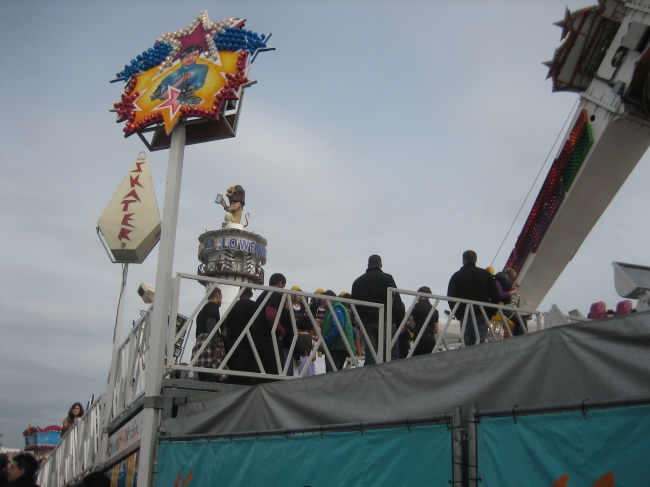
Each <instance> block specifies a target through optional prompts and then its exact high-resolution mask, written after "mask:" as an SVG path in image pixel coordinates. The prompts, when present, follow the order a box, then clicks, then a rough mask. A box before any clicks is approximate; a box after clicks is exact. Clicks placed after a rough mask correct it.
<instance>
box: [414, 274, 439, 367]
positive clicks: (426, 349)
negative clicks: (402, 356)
mask: <svg viewBox="0 0 650 487" xmlns="http://www.w3.org/2000/svg"><path fill="white" fill-rule="evenodd" d="M418 292H419V293H427V294H431V289H430V288H428V287H427V286H422V287H421V288H420V289H418ZM431 308H433V306H431V301H429V298H427V297H426V296H419V297H418V302H417V303H416V304H415V307H414V308H413V311H411V317H412V318H413V321H414V322H415V329H414V331H413V339H414V340H415V339H416V338H417V337H418V335H419V334H420V330H422V327H423V326H424V322H425V321H426V320H427V317H428V316H429V313H430V312H431ZM438 319H439V314H438V310H437V309H436V310H434V311H433V314H432V315H431V319H430V320H429V322H428V323H427V326H426V328H425V330H424V332H422V337H420V341H419V342H418V344H417V346H416V347H415V350H414V351H413V356H414V357H415V356H417V355H426V354H428V353H431V352H433V347H434V346H435V345H436V333H438Z"/></svg>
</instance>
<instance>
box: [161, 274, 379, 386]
mask: <svg viewBox="0 0 650 487" xmlns="http://www.w3.org/2000/svg"><path fill="white" fill-rule="evenodd" d="M184 279H185V280H191V281H201V282H202V283H208V285H207V286H206V293H205V294H204V296H203V298H202V299H201V301H200V302H199V303H198V304H197V305H196V306H195V308H194V310H193V312H192V313H191V314H190V315H189V318H188V320H187V322H186V323H185V325H184V326H183V327H181V329H180V330H178V332H176V333H175V332H174V330H173V329H172V328H168V336H167V343H168V347H169V346H170V344H172V343H174V342H175V341H176V340H177V339H178V338H179V337H180V336H181V335H182V334H184V333H186V332H188V330H189V327H190V326H191V323H192V321H193V319H194V318H195V317H196V316H197V315H198V312H199V310H200V309H201V308H202V307H203V305H204V304H205V303H206V302H207V298H208V296H209V295H210V293H211V292H212V290H213V289H214V287H215V286H216V285H217V284H220V285H227V286H240V289H239V292H238V293H237V295H236V297H235V300H233V302H232V303H230V305H229V306H228V308H227V309H226V310H225V311H222V313H221V317H220V320H219V322H218V323H217V324H216V326H215V327H214V329H213V330H212V331H211V333H209V334H208V337H207V338H206V340H205V342H204V344H203V345H202V346H201V347H200V348H199V349H198V350H197V351H196V353H195V354H194V356H193V357H192V358H191V359H190V361H189V365H180V364H174V363H173V361H172V358H171V356H170V354H169V353H168V354H167V370H168V371H171V370H179V371H192V372H206V373H219V374H222V375H232V376H239V377H252V378H258V379H263V380H269V379H271V380H286V379H292V378H298V377H301V376H303V375H304V373H305V371H306V370H307V367H308V366H309V364H311V363H312V362H313V361H314V360H315V355H316V354H315V353H312V354H311V355H310V356H309V357H308V359H307V364H306V366H305V367H303V370H302V373H301V375H300V376H293V375H291V374H288V368H289V366H290V360H286V361H285V360H284V357H281V356H280V353H281V347H280V346H279V345H278V341H277V338H276V336H275V331H276V329H277V326H278V322H279V319H280V313H278V314H277V316H276V318H275V321H274V323H273V325H272V329H271V339H272V341H273V348H274V351H275V362H276V365H277V368H278V371H279V372H278V374H269V373H267V372H266V371H265V370H264V367H263V364H262V361H261V359H260V356H259V351H258V350H257V346H256V345H255V341H254V339H253V336H252V334H251V327H252V326H253V324H254V323H255V320H256V318H257V316H258V315H259V313H260V312H262V310H263V308H264V305H265V303H266V302H267V301H268V299H269V298H270V297H271V293H278V294H281V295H282V298H281V301H280V305H279V306H280V307H282V306H283V305H284V303H285V301H286V300H287V299H290V298H291V297H293V296H299V297H300V298H301V300H302V302H303V304H304V305H305V310H306V313H305V314H306V316H308V317H309V320H310V322H311V324H312V326H313V329H314V333H315V335H316V337H315V344H314V349H315V350H316V349H321V350H322V352H323V354H324V355H325V359H326V361H328V362H329V364H330V365H331V366H332V369H333V370H334V371H336V370H337V368H336V365H335V363H334V360H333V358H332V356H331V353H330V350H329V347H328V346H327V344H326V343H325V339H324V337H323V336H322V334H321V332H320V326H319V325H318V323H317V320H316V318H315V317H314V316H313V315H312V313H311V310H310V309H309V307H308V306H307V298H313V299H320V300H324V301H325V302H326V303H327V307H328V309H329V311H330V313H332V316H333V322H334V326H336V327H337V328H338V330H339V334H340V336H345V333H344V332H343V327H344V326H345V323H339V322H338V319H337V318H336V314H334V309H333V307H332V302H340V303H343V304H349V305H350V309H351V311H352V314H354V316H355V317H356V322H357V324H358V325H359V329H360V332H361V333H363V335H364V336H365V337H366V344H367V347H368V351H369V352H370V353H371V354H372V355H373V357H375V358H376V360H377V362H381V361H382V360H381V356H382V353H381V348H380V349H379V350H374V348H373V347H372V345H371V344H370V341H369V338H368V333H367V331H366V330H365V326H364V325H363V322H362V321H361V319H360V318H359V314H358V311H357V306H367V307H372V308H377V309H378V310H379V311H380V313H379V314H380V320H383V312H382V311H383V308H384V305H383V304H380V303H370V302H365V301H358V300H353V299H346V298H340V297H336V296H325V295H322V294H313V293H306V292H302V291H294V290H291V289H283V288H276V287H269V286H263V285H259V284H247V283H238V282H234V281H231V280H226V279H217V278H209V277H206V276H198V275H192V274H184V273H178V274H177V276H176V277H175V278H174V296H173V300H172V310H171V313H170V322H174V319H175V316H176V315H177V313H178V302H179V295H180V288H181V282H182V280H184ZM247 287H248V288H251V289H254V290H263V291H268V293H267V295H266V296H265V298H264V300H263V301H262V303H260V306H259V308H258V310H257V311H256V313H255V314H254V315H253V316H252V318H251V319H250V320H249V322H248V323H247V324H246V326H245V328H244V330H243V331H242V333H241V334H240V336H239V337H238V338H237V339H236V340H235V342H234V343H233V344H232V345H231V349H230V350H229V352H228V353H227V354H226V355H225V357H224V359H223V361H222V363H221V364H220V366H219V367H218V368H217V369H209V368H204V367H197V366H196V365H194V364H195V362H196V360H197V358H198V357H199V356H200V355H201V353H202V352H203V351H204V349H205V348H206V347H207V345H208V343H209V342H210V340H211V339H212V338H213V337H214V335H215V334H216V333H217V332H218V331H220V330H221V329H222V326H223V324H224V322H225V321H226V319H227V317H228V315H229V313H230V311H231V310H232V308H233V306H234V304H235V302H236V300H237V299H238V298H239V297H240V296H241V294H242V293H243V291H244V289H245V288H247ZM288 310H289V315H290V317H291V323H290V326H291V328H292V329H293V333H294V339H293V340H292V343H291V345H290V348H289V352H288V354H287V356H288V357H291V356H292V354H293V351H294V348H295V345H296V340H297V335H298V330H297V328H296V317H295V313H294V311H293V307H292V306H288ZM285 325H286V324H285ZM381 329H383V327H380V330H381ZM380 335H381V333H380ZM382 338H383V337H380V340H381V339H382ZM244 339H247V340H248V343H249V344H250V346H251V349H252V351H253V354H254V356H255V360H256V362H257V365H258V369H259V372H245V371H236V370H232V369H229V368H227V366H228V364H229V362H230V360H231V358H232V355H233V353H234V352H235V351H236V349H237V347H238V346H239V345H240V344H241V342H242V341H243V340H244ZM382 341H383V340H382ZM343 342H344V343H345V347H346V350H347V353H348V355H349V357H350V361H351V362H352V364H353V366H355V367H358V366H359V362H358V360H357V357H356V356H355V354H354V351H353V350H352V347H350V346H349V344H348V343H347V340H343Z"/></svg>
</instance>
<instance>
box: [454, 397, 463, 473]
mask: <svg viewBox="0 0 650 487" xmlns="http://www.w3.org/2000/svg"><path fill="white" fill-rule="evenodd" d="M461 413H462V407H461V406H454V416H453V420H452V422H451V428H452V430H451V441H452V445H453V447H452V456H453V458H452V460H453V465H454V482H453V485H463V426H462V416H461Z"/></svg>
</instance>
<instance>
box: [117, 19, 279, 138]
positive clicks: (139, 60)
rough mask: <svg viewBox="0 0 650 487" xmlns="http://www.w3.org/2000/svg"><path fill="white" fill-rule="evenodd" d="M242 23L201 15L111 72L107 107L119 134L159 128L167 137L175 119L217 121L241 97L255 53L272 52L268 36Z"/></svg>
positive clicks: (174, 123)
mask: <svg viewBox="0 0 650 487" xmlns="http://www.w3.org/2000/svg"><path fill="white" fill-rule="evenodd" d="M245 22H246V21H245V19H237V18H231V19H224V20H221V21H218V22H210V20H209V19H208V14H207V12H205V11H204V12H201V13H200V14H199V16H198V17H197V18H195V19H194V20H193V21H192V22H191V23H190V25H189V26H188V27H187V28H186V29H181V30H178V31H174V32H169V33H167V34H164V35H163V36H162V38H161V39H159V40H157V41H156V42H155V44H154V46H153V47H152V48H150V49H148V50H147V51H144V52H143V53H142V54H140V55H138V56H137V57H136V59H132V60H131V64H130V65H126V66H125V67H124V70H123V71H121V72H119V73H117V77H116V80H115V81H119V80H124V81H125V82H126V87H125V90H124V93H123V94H122V97H121V100H120V101H119V102H117V103H115V104H114V105H113V109H112V111H115V112H117V121H118V122H126V124H125V127H124V133H125V136H126V137H128V136H130V135H132V134H134V133H137V132H141V131H143V130H144V129H145V128H147V127H151V126H155V125H160V124H164V127H165V132H166V133H167V134H170V133H171V131H172V130H173V128H174V126H175V125H176V123H178V121H179V120H180V119H181V118H205V119H209V120H219V118H220V117H222V116H223V112H224V110H225V108H226V106H227V104H226V101H227V100H238V99H240V98H241V94H242V91H243V90H244V88H246V87H248V86H250V85H251V84H253V83H255V81H252V80H250V79H249V78H248V72H249V70H250V65H251V63H252V61H253V60H254V58H255V56H256V55H257V52H259V51H265V50H270V49H273V48H272V47H268V46H267V45H266V42H267V41H268V39H269V37H270V35H261V36H260V35H258V34H255V33H253V32H251V31H246V30H244V25H245Z"/></svg>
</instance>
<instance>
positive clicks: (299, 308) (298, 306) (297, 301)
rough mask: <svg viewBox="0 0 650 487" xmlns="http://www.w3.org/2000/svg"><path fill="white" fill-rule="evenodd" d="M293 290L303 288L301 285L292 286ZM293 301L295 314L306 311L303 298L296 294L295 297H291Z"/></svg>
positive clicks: (302, 313) (298, 314) (301, 313)
mask: <svg viewBox="0 0 650 487" xmlns="http://www.w3.org/2000/svg"><path fill="white" fill-rule="evenodd" d="M291 290H292V291H299V292H302V289H300V286H293V287H292V288H291ZM291 303H292V305H293V314H294V315H295V316H301V315H304V314H305V313H306V311H305V305H304V304H303V302H302V298H301V297H300V296H298V295H297V294H294V295H293V297H292V298H291Z"/></svg>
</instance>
